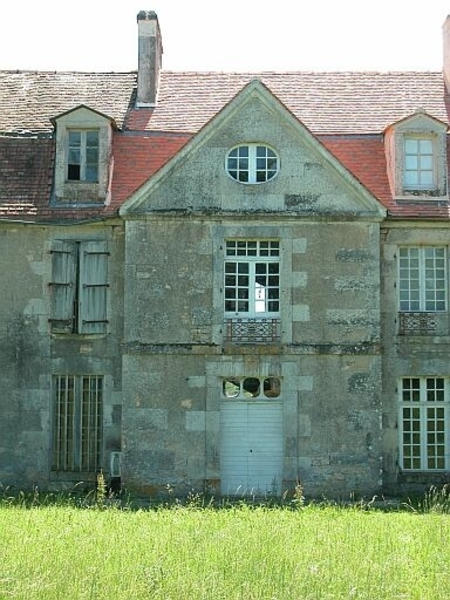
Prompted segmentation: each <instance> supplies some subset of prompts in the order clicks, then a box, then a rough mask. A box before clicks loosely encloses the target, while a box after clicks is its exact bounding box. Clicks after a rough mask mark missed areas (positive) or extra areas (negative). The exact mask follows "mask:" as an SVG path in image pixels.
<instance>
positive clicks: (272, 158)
mask: <svg viewBox="0 0 450 600" xmlns="http://www.w3.org/2000/svg"><path fill="white" fill-rule="evenodd" d="M278 168H279V161H278V156H277V154H276V153H275V151H274V150H272V149H271V148H269V147H268V146H264V145H262V144H245V145H242V146H237V147H236V148H233V149H232V150H230V151H229V153H228V155H227V171H228V174H229V175H230V176H231V177H232V178H233V179H236V180H237V181H240V182H242V183H263V182H264V181H270V179H273V178H274V177H275V175H276V174H277V173H278Z"/></svg>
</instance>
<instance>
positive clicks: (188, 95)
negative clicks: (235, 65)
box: [0, 71, 450, 220]
mask: <svg viewBox="0 0 450 600" xmlns="http://www.w3.org/2000/svg"><path fill="white" fill-rule="evenodd" d="M255 78H259V79H261V81H262V82H263V83H264V84H265V85H266V86H267V87H268V88H269V89H270V90H271V91H272V92H273V93H274V95H275V96H277V97H278V98H279V99H280V101H281V102H282V103H283V104H285V106H286V107H287V108H288V109H289V110H290V111H291V112H292V113H293V114H294V115H295V116H296V117H297V118H298V119H299V120H300V121H301V122H302V123H304V124H305V125H306V126H307V127H308V128H309V129H310V130H311V132H312V133H314V134H315V135H318V137H319V138H320V139H321V141H322V142H323V143H324V145H325V146H326V147H327V148H328V149H329V150H330V151H331V152H332V153H333V154H334V155H335V156H336V157H337V158H338V159H339V160H340V161H341V162H342V163H343V164H344V166H346V167H347V168H348V169H349V170H350V171H351V172H352V173H353V174H354V175H355V177H357V178H358V179H359V180H360V181H361V183H363V184H364V185H365V186H366V187H367V188H368V189H369V190H370V191H371V192H372V193H373V194H374V195H375V196H376V197H377V198H378V199H379V200H380V201H381V202H382V203H383V204H384V205H385V206H386V207H387V208H388V210H389V213H390V214H391V215H393V216H405V217H417V216H423V217H438V218H443V217H445V218H448V217H449V210H448V207H447V206H439V205H438V204H436V203H432V202H422V203H403V204H400V203H396V202H395V201H394V200H393V198H392V196H391V191H390V189H389V184H388V180H387V174H386V161H385V155H384V148H383V140H382V135H381V134H382V132H383V131H384V129H385V128H386V127H387V126H388V125H390V124H392V123H394V122H396V121H398V120H400V119H402V118H404V117H407V116H409V115H411V114H412V113H413V112H414V111H415V110H416V109H417V108H423V109H424V110H425V111H426V112H427V113H428V114H430V115H431V116H433V117H435V118H437V119H440V120H442V121H445V122H448V121H449V115H450V109H449V104H448V103H447V102H446V98H445V95H444V84H443V79H442V74H441V73H416V72H409V73H306V72H287V73H259V74H258V73H228V74H227V73H193V72H192V73H173V72H163V73H162V75H161V80H160V89H159V94H158V104H157V106H156V107H155V108H154V109H135V108H133V107H134V100H135V93H136V73H134V72H133V73H75V72H66V73H55V72H31V71H25V72H16V71H0V217H2V216H3V217H5V216H7V217H11V218H23V219H35V220H40V219H52V218H55V219H63V218H74V217H75V218H77V219H85V218H92V217H95V218H102V217H105V216H108V215H111V214H113V213H115V212H116V211H117V209H118V207H119V206H120V204H121V203H123V202H124V200H125V199H126V198H127V197H129V196H130V194H132V193H133V191H135V190H136V189H137V188H138V187H139V186H140V185H142V183H144V182H145V181H146V179H147V178H148V177H150V176H151V175H152V174H154V173H155V172H156V171H157V170H158V169H159V168H160V167H161V166H162V165H163V164H165V162H167V161H168V160H169V159H170V158H171V157H172V156H173V155H174V154H175V153H176V152H177V151H178V150H179V149H180V148H181V147H182V146H183V145H184V144H185V143H186V141H187V140H188V139H189V138H190V137H191V136H192V135H193V134H195V133H196V132H197V131H198V130H199V129H200V128H201V127H202V126H203V125H205V123H206V122H207V121H208V120H210V119H211V118H213V117H214V115H215V114H216V113H217V112H218V111H219V110H220V109H221V108H223V106H224V105H225V104H226V103H227V102H229V101H230V100H231V99H232V98H233V97H234V96H235V95H236V94H237V93H238V92H239V91H240V90H241V89H242V87H244V86H245V84H246V83H248V82H249V81H250V80H252V79H255ZM79 104H86V105H88V106H89V107H91V108H93V109H95V110H97V111H99V112H101V113H104V114H106V115H108V116H110V117H111V118H113V119H114V120H115V122H116V124H117V126H118V127H119V132H116V133H114V141H113V157H114V171H113V180H112V198H111V203H110V204H109V205H108V206H105V207H103V208H101V209H86V208H83V209H81V208H80V209H74V208H67V209H60V208H57V209H54V208H52V206H51V204H50V196H51V183H52V175H53V153H54V149H53V143H54V142H53V140H52V139H51V138H52V133H53V127H52V124H51V122H50V118H51V117H54V116H56V115H58V114H61V113H63V112H65V111H67V110H70V109H72V108H74V107H75V106H77V105H79ZM120 130H121V131H120ZM2 136H3V137H2ZM33 137H34V138H36V137H37V138H44V139H32V138H33Z"/></svg>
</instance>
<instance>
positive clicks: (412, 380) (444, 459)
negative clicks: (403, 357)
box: [400, 377, 450, 470]
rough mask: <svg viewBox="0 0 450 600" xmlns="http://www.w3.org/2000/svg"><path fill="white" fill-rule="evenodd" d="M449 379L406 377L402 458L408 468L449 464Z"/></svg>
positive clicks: (446, 465) (442, 466) (401, 406)
mask: <svg viewBox="0 0 450 600" xmlns="http://www.w3.org/2000/svg"><path fill="white" fill-rule="evenodd" d="M449 382H450V380H449V379H444V378H443V377H405V378H403V379H402V383H401V390H400V393H401V398H400V425H401V426H400V435H401V440H400V460H401V466H402V468H403V469H405V470H443V469H448V468H449V467H450V464H449V434H448V428H449V422H448V419H449V415H448V411H449V390H448V388H449Z"/></svg>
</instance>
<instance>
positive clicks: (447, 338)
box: [396, 333, 450, 345]
mask: <svg viewBox="0 0 450 600" xmlns="http://www.w3.org/2000/svg"><path fill="white" fill-rule="evenodd" d="M408 343H412V344H422V345H423V344H425V343H428V344H450V335H428V334H423V335H409V334H408V335H404V334H403V335H402V334H399V333H397V335H396V344H399V345H405V344H408Z"/></svg>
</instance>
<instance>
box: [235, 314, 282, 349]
mask: <svg viewBox="0 0 450 600" xmlns="http://www.w3.org/2000/svg"><path fill="white" fill-rule="evenodd" d="M226 340H227V341H228V342H239V343H241V344H244V343H248V344H261V343H268V342H278V341H279V340H280V319H227V320H226Z"/></svg>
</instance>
